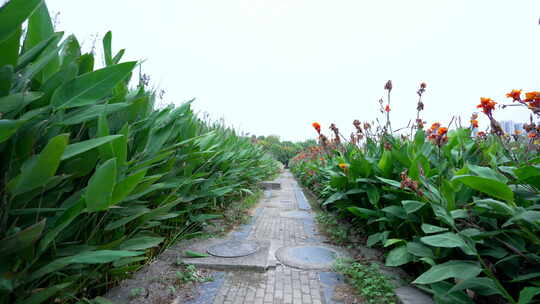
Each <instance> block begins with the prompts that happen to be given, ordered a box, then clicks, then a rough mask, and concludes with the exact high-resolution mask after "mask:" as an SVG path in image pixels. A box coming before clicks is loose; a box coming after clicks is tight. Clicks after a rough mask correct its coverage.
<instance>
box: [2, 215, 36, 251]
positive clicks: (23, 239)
mask: <svg viewBox="0 0 540 304" xmlns="http://www.w3.org/2000/svg"><path fill="white" fill-rule="evenodd" d="M44 228H45V219H43V220H41V221H40V222H38V223H36V224H34V225H32V226H30V227H28V228H26V229H24V230H22V231H19V232H17V233H16V234H14V235H11V236H8V237H6V238H4V239H2V240H0V243H1V244H2V246H1V247H0V257H6V256H9V255H12V254H15V253H17V252H19V251H21V250H23V249H25V248H28V247H30V246H32V245H33V244H34V243H35V242H36V241H37V240H38V239H39V237H40V236H41V233H42V232H43V229H44Z"/></svg>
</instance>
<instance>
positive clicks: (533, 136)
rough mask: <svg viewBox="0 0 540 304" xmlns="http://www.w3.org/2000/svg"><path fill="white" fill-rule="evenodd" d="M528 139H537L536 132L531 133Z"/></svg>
mask: <svg viewBox="0 0 540 304" xmlns="http://www.w3.org/2000/svg"><path fill="white" fill-rule="evenodd" d="M527 137H529V138H535V137H536V132H534V131H531V132H529V134H527Z"/></svg>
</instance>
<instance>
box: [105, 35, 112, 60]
mask: <svg viewBox="0 0 540 304" xmlns="http://www.w3.org/2000/svg"><path fill="white" fill-rule="evenodd" d="M111 40H112V33H111V31H108V32H107V34H105V36H104V37H103V55H104V57H105V64H106V65H107V66H109V65H112V64H113V59H112V41H111Z"/></svg>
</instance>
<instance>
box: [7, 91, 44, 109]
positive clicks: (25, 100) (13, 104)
mask: <svg viewBox="0 0 540 304" xmlns="http://www.w3.org/2000/svg"><path fill="white" fill-rule="evenodd" d="M41 96H43V93H41V92H23V93H15V94H11V95H8V96H5V97H0V113H8V112H11V111H15V110H21V109H22V108H24V107H26V106H27V105H28V104H30V103H31V102H32V101H34V100H37V99H39V98H40V97H41Z"/></svg>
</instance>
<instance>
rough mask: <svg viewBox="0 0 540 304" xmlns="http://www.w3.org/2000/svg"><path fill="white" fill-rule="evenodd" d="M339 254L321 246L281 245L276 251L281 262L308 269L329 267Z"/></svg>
mask: <svg viewBox="0 0 540 304" xmlns="http://www.w3.org/2000/svg"><path fill="white" fill-rule="evenodd" d="M339 256H340V254H339V253H338V252H336V251H335V250H333V249H331V248H328V247H323V246H295V247H282V248H280V249H278V251H277V252H276V257H277V258H278V260H279V261H280V262H281V263H283V264H285V265H287V266H291V267H296V268H300V269H309V270H323V269H330V268H331V267H332V264H333V263H334V260H335V259H336V258H337V257H339Z"/></svg>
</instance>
